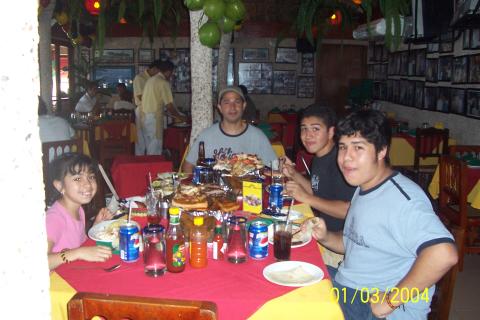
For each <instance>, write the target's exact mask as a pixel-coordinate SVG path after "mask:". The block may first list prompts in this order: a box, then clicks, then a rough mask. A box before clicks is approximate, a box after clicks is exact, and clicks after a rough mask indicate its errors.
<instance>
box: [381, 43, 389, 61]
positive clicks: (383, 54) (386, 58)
mask: <svg viewBox="0 0 480 320" xmlns="http://www.w3.org/2000/svg"><path fill="white" fill-rule="evenodd" d="M388 56H389V54H388V50H387V48H386V47H384V48H383V51H382V62H387V61H388Z"/></svg>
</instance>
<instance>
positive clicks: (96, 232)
mask: <svg viewBox="0 0 480 320" xmlns="http://www.w3.org/2000/svg"><path fill="white" fill-rule="evenodd" d="M125 223H127V220H125V219H119V220H106V221H102V222H99V223H97V224H96V225H94V226H93V227H91V228H90V230H88V237H89V238H90V239H92V240H94V241H101V242H112V243H114V242H118V233H119V231H120V226H121V225H123V224H125ZM134 223H136V222H134ZM137 226H138V228H139V230H140V226H139V225H138V223H137Z"/></svg>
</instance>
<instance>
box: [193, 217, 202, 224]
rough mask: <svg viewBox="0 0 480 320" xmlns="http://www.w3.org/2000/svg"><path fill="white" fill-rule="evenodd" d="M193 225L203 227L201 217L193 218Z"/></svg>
mask: <svg viewBox="0 0 480 320" xmlns="http://www.w3.org/2000/svg"><path fill="white" fill-rule="evenodd" d="M193 225H195V226H203V217H195V218H193Z"/></svg>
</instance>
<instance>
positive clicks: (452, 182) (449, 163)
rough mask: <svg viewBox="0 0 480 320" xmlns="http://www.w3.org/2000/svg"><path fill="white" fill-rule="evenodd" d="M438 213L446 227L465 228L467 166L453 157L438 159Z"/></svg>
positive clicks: (447, 156)
mask: <svg viewBox="0 0 480 320" xmlns="http://www.w3.org/2000/svg"><path fill="white" fill-rule="evenodd" d="M439 173H440V194H439V203H438V205H439V212H440V217H441V218H442V220H444V221H443V222H444V223H445V224H446V225H457V226H460V227H462V228H466V226H467V194H468V191H467V165H466V163H465V162H464V161H462V160H460V159H457V158H456V157H454V156H450V155H446V156H442V157H440V172H439Z"/></svg>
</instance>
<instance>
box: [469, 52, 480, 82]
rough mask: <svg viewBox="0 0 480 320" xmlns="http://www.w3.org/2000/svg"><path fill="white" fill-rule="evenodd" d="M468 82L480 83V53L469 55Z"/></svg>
mask: <svg viewBox="0 0 480 320" xmlns="http://www.w3.org/2000/svg"><path fill="white" fill-rule="evenodd" d="M468 69H469V70H468V82H469V83H480V54H476V55H473V56H468Z"/></svg>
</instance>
